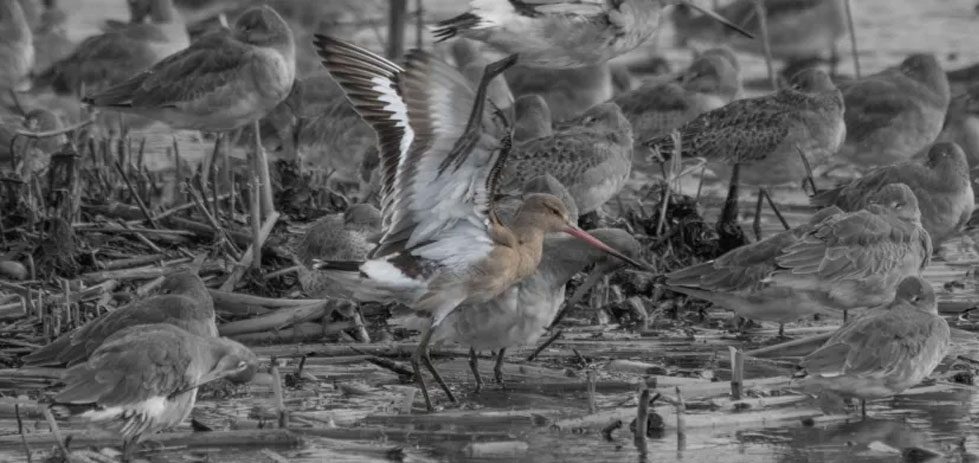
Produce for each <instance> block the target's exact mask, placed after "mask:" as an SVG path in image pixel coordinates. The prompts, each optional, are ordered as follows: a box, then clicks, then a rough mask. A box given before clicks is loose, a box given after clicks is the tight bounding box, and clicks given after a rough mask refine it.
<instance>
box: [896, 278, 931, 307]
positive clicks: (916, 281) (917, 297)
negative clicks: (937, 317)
mask: <svg viewBox="0 0 979 463" xmlns="http://www.w3.org/2000/svg"><path fill="white" fill-rule="evenodd" d="M894 301H895V302H899V301H900V302H905V303H909V304H911V305H912V306H914V307H915V308H916V309H918V310H920V311H922V312H928V313H935V314H937V313H938V308H937V304H936V302H935V289H934V288H932V287H931V284H929V283H928V282H927V281H925V280H924V279H922V278H920V277H917V276H910V277H907V278H905V279H903V280H901V282H900V283H898V285H897V291H896V293H895V295H894Z"/></svg>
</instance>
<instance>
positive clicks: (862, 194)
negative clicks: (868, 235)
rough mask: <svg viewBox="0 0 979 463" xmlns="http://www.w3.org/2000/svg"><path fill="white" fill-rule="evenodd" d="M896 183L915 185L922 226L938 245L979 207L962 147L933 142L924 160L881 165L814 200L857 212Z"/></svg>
mask: <svg viewBox="0 0 979 463" xmlns="http://www.w3.org/2000/svg"><path fill="white" fill-rule="evenodd" d="M893 183H903V184H905V185H907V186H909V187H911V191H913V192H914V195H915V197H917V199H918V207H919V208H920V209H921V225H922V226H923V227H924V228H925V230H927V231H928V234H929V235H930V236H931V240H932V246H933V247H936V248H937V247H938V245H939V244H941V243H942V241H944V240H946V239H948V238H949V237H950V236H952V235H954V234H955V233H957V232H959V231H960V230H962V228H964V227H965V224H966V223H967V222H968V221H969V218H970V217H971V216H972V210H973V209H975V206H976V203H975V197H974V193H973V189H972V179H971V178H970V175H969V163H968V161H967V160H966V158H965V153H964V152H963V151H962V148H960V147H959V146H958V145H956V144H954V143H936V144H934V145H932V147H931V149H930V150H929V151H928V157H927V159H926V160H925V162H924V163H921V162H918V161H908V162H904V163H900V164H894V165H891V166H885V167H877V168H875V169H873V170H871V171H869V172H867V174H866V175H864V176H863V177H861V178H859V179H857V180H854V181H853V182H851V183H849V184H847V185H844V186H841V187H838V188H834V189H832V190H826V191H822V192H819V193H818V194H816V195H815V196H813V197H812V198H811V200H810V202H811V204H812V205H813V206H816V207H826V206H830V205H835V206H838V207H840V208H842V209H843V210H845V211H857V210H860V209H863V208H864V207H865V206H866V205H867V203H868V201H869V199H870V198H871V196H872V195H873V194H874V193H876V192H878V191H880V189H881V188H883V187H885V186H886V185H890V184H893Z"/></svg>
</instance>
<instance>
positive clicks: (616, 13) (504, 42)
mask: <svg viewBox="0 0 979 463" xmlns="http://www.w3.org/2000/svg"><path fill="white" fill-rule="evenodd" d="M679 3H683V4H686V5H689V6H690V7H692V8H695V9H697V10H700V11H702V12H704V13H705V14H708V15H710V16H712V17H714V18H715V19H716V20H717V21H720V22H722V23H724V24H727V25H728V26H729V27H733V28H736V29H738V30H740V29H739V28H737V26H735V25H733V24H731V23H730V22H729V21H727V20H725V19H724V18H722V17H720V16H717V15H716V14H714V13H713V12H710V11H709V10H704V9H701V8H700V7H698V6H696V5H694V4H693V3H691V2H689V1H687V0H619V1H609V0H584V1H580V0H541V1H534V2H524V1H514V0H509V1H507V0H472V1H470V2H469V11H468V12H466V13H463V14H461V15H459V16H456V17H453V18H451V19H447V20H445V21H442V22H440V23H438V25H437V27H436V29H435V37H436V38H438V39H439V40H445V39H448V38H451V37H455V36H457V35H461V36H463V37H466V38H470V39H473V40H478V41H481V42H485V43H487V44H489V45H491V46H493V47H494V48H496V49H498V50H500V51H502V52H503V53H517V54H519V56H520V64H522V65H526V66H534V67H541V68H552V69H553V68H578V67H582V66H591V65H595V64H600V63H604V62H606V61H608V60H610V59H612V58H615V57H616V56H619V55H621V54H623V53H626V52H628V51H630V50H633V49H635V48H636V47H638V46H639V45H642V44H643V43H644V42H645V41H646V40H647V39H649V37H651V36H652V35H653V33H654V32H656V30H657V29H658V28H659V24H660V15H661V14H662V10H663V8H664V7H666V6H668V5H674V4H679ZM742 32H743V31H742ZM743 33H744V34H746V35H748V36H750V34H748V33H747V32H743Z"/></svg>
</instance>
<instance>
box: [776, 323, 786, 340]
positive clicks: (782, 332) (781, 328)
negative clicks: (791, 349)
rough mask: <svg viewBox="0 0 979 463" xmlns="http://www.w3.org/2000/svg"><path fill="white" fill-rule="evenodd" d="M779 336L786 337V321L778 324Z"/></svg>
mask: <svg viewBox="0 0 979 463" xmlns="http://www.w3.org/2000/svg"><path fill="white" fill-rule="evenodd" d="M778 337H779V338H784V337H785V323H779V324H778Z"/></svg>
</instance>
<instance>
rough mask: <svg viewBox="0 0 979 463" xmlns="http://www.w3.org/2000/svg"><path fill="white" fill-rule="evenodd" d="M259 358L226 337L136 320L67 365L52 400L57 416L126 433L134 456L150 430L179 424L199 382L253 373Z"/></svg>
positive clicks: (127, 450) (126, 456)
mask: <svg viewBox="0 0 979 463" xmlns="http://www.w3.org/2000/svg"><path fill="white" fill-rule="evenodd" d="M257 367H258V358H257V357H256V356H255V354H254V353H252V351H251V350H249V349H248V348H247V347H245V346H243V345H241V344H239V343H237V342H235V341H232V340H230V339H226V338H216V337H210V336H198V335H195V334H191V333H188V332H187V331H184V330H183V329H181V328H177V327H176V326H173V325H168V324H162V323H158V324H152V325H139V326H131V327H129V328H126V329H124V330H122V331H119V332H117V333H115V334H114V335H112V336H110V337H109V338H108V339H107V340H106V341H105V343H104V344H102V345H101V346H99V348H98V349H96V350H95V351H94V352H92V355H91V357H90V358H89V359H88V360H86V361H85V362H84V363H80V364H78V365H75V366H74V367H71V368H70V369H69V370H68V371H66V372H65V374H64V376H63V378H62V382H63V383H64V388H62V389H61V391H60V392H58V394H57V395H55V396H54V399H53V403H52V404H51V405H50V408H51V411H52V412H53V414H54V415H55V416H59V417H62V418H72V419H76V420H82V421H87V422H92V423H95V424H98V425H100V426H102V427H104V428H106V429H110V430H113V431H115V432H118V433H119V434H120V436H121V437H122V439H123V460H124V461H131V457H132V453H133V452H134V451H135V450H136V444H138V443H139V441H140V440H141V439H142V437H143V436H144V435H148V434H152V433H155V432H157V431H161V430H164V429H167V428H171V427H173V426H176V425H177V424H180V423H181V422H182V421H183V420H184V419H186V418H187V416H188V415H190V412H191V410H192V409H193V408H194V402H195V401H196V399H197V388H198V387H199V386H201V385H204V384H207V383H209V382H211V381H215V380H218V379H221V378H226V377H229V376H250V375H249V374H248V372H254V371H255V370H256V368H257Z"/></svg>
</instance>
